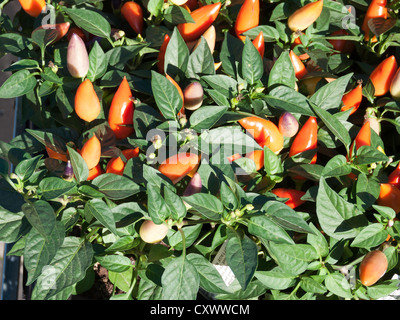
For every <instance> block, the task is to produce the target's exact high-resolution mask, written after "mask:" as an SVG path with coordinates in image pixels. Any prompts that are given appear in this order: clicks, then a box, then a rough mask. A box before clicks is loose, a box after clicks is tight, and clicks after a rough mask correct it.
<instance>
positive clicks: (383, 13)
mask: <svg viewBox="0 0 400 320" xmlns="http://www.w3.org/2000/svg"><path fill="white" fill-rule="evenodd" d="M386 5H387V0H372V1H371V3H370V4H369V6H368V9H367V12H366V14H365V17H364V21H363V24H362V26H361V30H362V31H363V32H364V39H365V40H366V41H369V40H370V31H371V30H370V28H369V26H368V21H369V20H370V19H373V18H383V19H386V18H387V15H388V10H387V8H386ZM377 41H378V39H377V38H376V36H373V37H372V38H371V42H377Z"/></svg>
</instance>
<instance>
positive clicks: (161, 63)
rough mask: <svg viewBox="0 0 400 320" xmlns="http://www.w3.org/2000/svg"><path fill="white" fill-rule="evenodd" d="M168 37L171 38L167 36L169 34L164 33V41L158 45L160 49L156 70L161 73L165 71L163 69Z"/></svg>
mask: <svg viewBox="0 0 400 320" xmlns="http://www.w3.org/2000/svg"><path fill="white" fill-rule="evenodd" d="M170 39H171V38H170V37H169V35H168V34H165V36H164V41H163V43H162V45H161V47H160V51H159V52H158V57H157V60H158V61H157V70H158V72H159V73H161V74H164V73H165V71H164V61H165V51H166V50H167V46H168V43H169V40H170Z"/></svg>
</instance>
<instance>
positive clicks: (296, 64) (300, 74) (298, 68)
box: [289, 50, 308, 80]
mask: <svg viewBox="0 0 400 320" xmlns="http://www.w3.org/2000/svg"><path fill="white" fill-rule="evenodd" d="M289 57H290V61H291V62H292V65H293V69H294V74H295V76H296V78H297V79H298V80H300V79H302V78H304V76H305V75H306V74H307V73H308V71H307V68H306V66H305V65H304V63H303V61H301V59H300V58H299V57H298V56H297V55H296V54H295V53H294V51H293V50H290V51H289Z"/></svg>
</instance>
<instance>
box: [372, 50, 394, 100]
mask: <svg viewBox="0 0 400 320" xmlns="http://www.w3.org/2000/svg"><path fill="white" fill-rule="evenodd" d="M397 67H398V66H397V61H396V57H395V56H394V55H392V56H390V57H389V58H386V59H385V60H383V61H382V62H381V63H380V64H379V65H378V66H377V67H376V68H375V69H374V71H372V73H371V75H370V76H369V79H370V80H371V82H372V84H373V85H374V88H375V96H376V97H378V96H383V95H385V94H386V93H388V92H389V90H390V85H391V83H392V80H393V78H394V76H395V74H396V71H397Z"/></svg>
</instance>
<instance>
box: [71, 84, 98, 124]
mask: <svg viewBox="0 0 400 320" xmlns="http://www.w3.org/2000/svg"><path fill="white" fill-rule="evenodd" d="M100 111H101V104H100V100H99V97H98V96H97V94H96V91H95V90H94V87H93V84H92V82H91V81H90V80H89V79H86V80H85V81H83V82H82V83H81V84H80V85H79V87H78V90H76V93H75V112H76V114H77V115H78V117H79V118H81V119H82V120H85V121H87V122H91V121H93V120H94V119H96V118H97V117H98V116H99V114H100Z"/></svg>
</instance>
